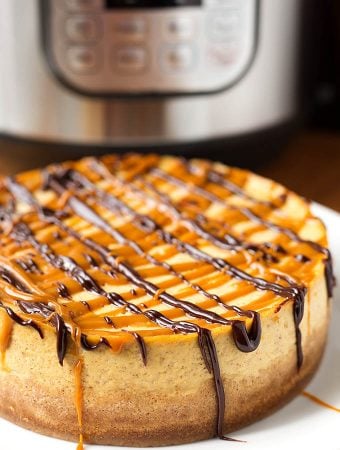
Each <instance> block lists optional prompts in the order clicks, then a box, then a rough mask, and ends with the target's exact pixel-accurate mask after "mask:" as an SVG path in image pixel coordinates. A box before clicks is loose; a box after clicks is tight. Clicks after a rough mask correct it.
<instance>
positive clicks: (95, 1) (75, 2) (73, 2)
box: [65, 0, 103, 12]
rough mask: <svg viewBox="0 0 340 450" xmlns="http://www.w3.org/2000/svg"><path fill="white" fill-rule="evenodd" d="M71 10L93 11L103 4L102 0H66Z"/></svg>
mask: <svg viewBox="0 0 340 450" xmlns="http://www.w3.org/2000/svg"><path fill="white" fill-rule="evenodd" d="M65 3H66V6H67V9H68V10H69V11H76V12H82V11H92V10H95V9H99V8H101V7H102V6H103V1H102V0H65Z"/></svg>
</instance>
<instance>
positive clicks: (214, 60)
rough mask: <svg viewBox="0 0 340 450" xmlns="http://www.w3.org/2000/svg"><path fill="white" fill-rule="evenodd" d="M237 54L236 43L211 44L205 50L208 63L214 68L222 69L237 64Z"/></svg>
mask: <svg viewBox="0 0 340 450" xmlns="http://www.w3.org/2000/svg"><path fill="white" fill-rule="evenodd" d="M239 54H240V52H239V45H238V44H237V43H236V42H235V43H230V44H213V45H209V46H208V49H207V57H208V63H209V65H212V66H214V67H215V68H218V67H220V68H222V69H223V68H226V67H230V66H231V65H233V64H235V63H237V60H238V57H239Z"/></svg>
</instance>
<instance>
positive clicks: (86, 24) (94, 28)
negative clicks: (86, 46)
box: [65, 16, 99, 43]
mask: <svg viewBox="0 0 340 450" xmlns="http://www.w3.org/2000/svg"><path fill="white" fill-rule="evenodd" d="M65 31H66V36H67V38H68V39H70V40H71V41H75V42H80V43H82V42H90V41H94V40H96V39H98V36H99V22H98V20H97V19H96V18H94V17H90V16H73V17H69V18H68V19H67V20H66V23H65Z"/></svg>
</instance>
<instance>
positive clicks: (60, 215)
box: [0, 154, 334, 364]
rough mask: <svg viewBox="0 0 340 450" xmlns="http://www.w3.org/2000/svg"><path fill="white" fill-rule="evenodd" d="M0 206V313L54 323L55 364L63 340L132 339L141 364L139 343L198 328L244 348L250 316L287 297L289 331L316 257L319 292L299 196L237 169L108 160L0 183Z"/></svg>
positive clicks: (117, 342)
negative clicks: (225, 334) (226, 332)
mask: <svg viewBox="0 0 340 450" xmlns="http://www.w3.org/2000/svg"><path fill="white" fill-rule="evenodd" d="M0 201H1V211H0V212H1V228H2V231H1V235H0V249H1V251H0V291H1V300H0V307H1V311H3V312H4V313H7V315H8V316H9V317H10V318H11V319H12V320H14V321H15V322H17V323H19V324H21V325H23V326H30V327H33V328H35V329H36V330H37V332H39V333H40V334H41V335H43V330H44V327H52V328H54V329H55V330H56V334H57V339H56V341H57V353H58V358H59V361H60V363H61V364H62V362H63V359H64V357H65V353H66V351H67V345H68V341H69V339H70V338H71V339H73V340H74V341H75V342H78V343H79V345H81V346H82V347H83V348H84V349H85V350H93V349H95V348H97V347H99V346H101V345H107V346H109V347H111V348H112V349H113V350H117V351H118V350H120V349H121V348H122V346H123V345H124V344H125V343H127V342H133V341H136V343H137V344H138V346H139V348H140V351H141V355H142V358H143V360H144V362H145V360H146V346H145V342H148V341H150V340H152V339H169V337H172V336H173V335H175V334H177V335H179V334H183V335H188V334H194V333H198V336H199V340H200V344H201V345H202V346H204V345H209V342H210V341H209V339H208V337H207V336H208V335H209V333H210V332H211V330H215V332H218V331H219V330H222V329H226V330H230V332H231V333H232V336H233V339H234V342H235V345H236V346H237V347H238V348H239V349H240V350H241V351H244V352H249V351H253V350H254V349H256V348H257V346H258V345H259V341H260V337H261V316H262V315H264V314H269V313H270V312H273V311H274V312H275V311H278V310H279V309H280V307H281V306H282V305H283V304H284V303H286V302H287V301H291V302H293V303H294V308H293V316H294V317H293V318H294V323H295V326H296V327H297V328H298V326H299V323H300V321H301V319H302V315H303V302H304V297H305V295H306V292H307V289H308V285H309V283H310V282H311V280H312V279H313V276H314V274H315V271H316V270H317V268H320V263H323V264H324V270H325V274H326V282H327V288H328V295H329V296H331V294H332V287H333V284H334V278H333V274H332V265H331V257H330V254H329V251H328V250H327V248H326V246H327V239H326V232H325V228H324V225H323V224H322V222H321V221H320V220H319V219H318V218H315V217H314V216H313V215H312V213H311V211H310V206H309V203H308V202H307V201H306V200H305V199H303V198H302V197H300V196H298V195H296V194H294V193H293V192H291V191H289V190H287V189H286V188H284V187H283V186H281V185H279V184H277V183H275V182H273V181H271V180H268V179H265V178H262V177H260V176H257V175H255V174H253V173H251V172H248V171H245V170H241V169H236V168H231V167H228V166H226V165H223V164H220V163H212V162H209V161H206V160H185V159H183V158H177V157H170V156H157V155H153V154H149V155H142V154H126V155H120V156H117V155H108V156H104V157H102V158H98V159H96V158H85V159H82V160H79V161H76V162H65V163H62V164H54V165H51V166H49V167H47V168H45V169H43V170H35V171H31V172H25V173H22V174H19V175H17V176H16V177H13V178H9V177H7V178H3V179H2V180H1V188H0ZM207 333H208V334H207ZM0 347H1V343H0ZM204 354H206V355H207V353H204V351H203V356H204ZM208 354H209V351H208ZM297 355H298V364H301V361H302V353H301V348H299V342H298V339H297ZM208 359H209V358H208ZM299 359H300V362H299ZM209 360H210V362H209V361H208V364H213V363H212V360H213V358H212V357H211V351H210V359H209Z"/></svg>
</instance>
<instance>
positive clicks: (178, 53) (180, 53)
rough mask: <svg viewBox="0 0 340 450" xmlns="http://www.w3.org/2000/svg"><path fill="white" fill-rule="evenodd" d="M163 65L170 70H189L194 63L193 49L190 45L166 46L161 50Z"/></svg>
mask: <svg viewBox="0 0 340 450" xmlns="http://www.w3.org/2000/svg"><path fill="white" fill-rule="evenodd" d="M162 60H163V66H164V68H165V69H166V70H169V71H172V72H181V71H186V70H189V69H191V68H192V67H193V64H194V51H193V48H192V47H191V45H187V44H178V45H172V46H166V47H165V48H163V50H162Z"/></svg>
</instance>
